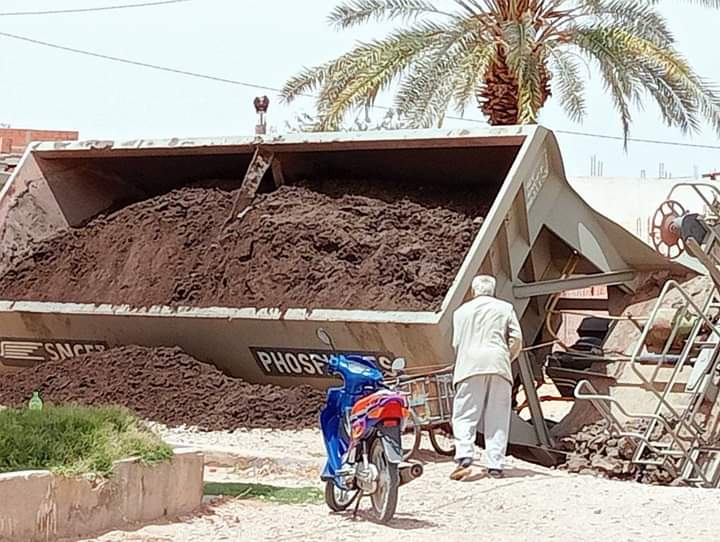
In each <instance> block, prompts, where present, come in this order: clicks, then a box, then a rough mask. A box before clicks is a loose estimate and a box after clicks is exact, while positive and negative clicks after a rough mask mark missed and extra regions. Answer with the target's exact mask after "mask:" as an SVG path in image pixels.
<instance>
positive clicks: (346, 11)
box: [328, 0, 449, 28]
mask: <svg viewBox="0 0 720 542" xmlns="http://www.w3.org/2000/svg"><path fill="white" fill-rule="evenodd" d="M427 14H433V15H449V14H448V13H446V12H444V11H442V10H439V9H437V8H436V7H435V6H434V5H433V2H429V1H427V0H347V1H346V2H344V3H342V4H340V5H338V6H336V7H335V9H333V10H332V11H331V12H330V15H329V16H328V21H329V22H330V24H331V25H332V26H335V27H336V28H350V27H352V26H358V25H360V24H364V23H367V22H370V21H383V20H398V19H399V20H402V21H409V20H412V19H414V18H416V17H418V16H420V15H427Z"/></svg>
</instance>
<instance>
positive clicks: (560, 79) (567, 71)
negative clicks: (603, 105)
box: [551, 50, 586, 122]
mask: <svg viewBox="0 0 720 542" xmlns="http://www.w3.org/2000/svg"><path fill="white" fill-rule="evenodd" d="M551 57H552V60H553V64H552V66H553V70H552V71H553V73H554V75H555V79H554V81H557V87H558V90H559V98H560V105H561V107H562V108H563V111H565V114H566V115H567V116H568V117H570V119H572V120H573V121H575V122H582V121H583V119H584V118H585V114H586V104H585V82H584V81H583V79H582V77H581V76H580V68H579V65H578V62H577V61H576V60H575V59H574V58H573V56H572V54H570V53H569V52H568V51H562V50H559V51H553V52H552V53H551Z"/></svg>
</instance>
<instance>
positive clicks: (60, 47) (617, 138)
mask: <svg viewBox="0 0 720 542" xmlns="http://www.w3.org/2000/svg"><path fill="white" fill-rule="evenodd" d="M174 1H175V2H182V1H192V0H174ZM164 3H170V2H164ZM139 5H140V4H135V6H139ZM0 37H5V38H10V39H14V40H19V41H24V42H27V43H32V44H35V45H41V46H43V47H49V48H52V49H56V50H60V51H66V52H69V53H75V54H78V55H84V56H89V57H93V58H99V59H102V60H108V61H111V62H118V63H121V64H127V65H130V66H138V67H141V68H148V69H153V70H158V71H163V72H167V73H174V74H176V75H184V76H186V77H194V78H197V79H204V80H207V81H215V82H217V83H225V84H230V85H235V86H241V87H246V88H252V89H256V90H264V91H268V92H276V93H278V94H280V93H281V92H282V89H280V88H277V87H271V86H268V85H261V84H258V83H249V82H247V81H240V80H237V79H230V78H227V77H219V76H215V75H208V74H204V73H199V72H193V71H188V70H181V69H178V68H171V67H168V66H161V65H159V64H151V63H148V62H140V61H137V60H131V59H128V58H121V57H117V56H112V55H106V54H102V53H96V52H93V51H87V50H85V49H77V48H74V47H66V46H64V45H58V44H56V43H50V42H47V41H42V40H37V39H33V38H28V37H26V36H19V35H17V34H10V33H8V32H0ZM299 96H302V97H305V98H313V99H315V98H317V96H316V95H314V94H299ZM370 107H371V108H372V109H380V110H384V111H390V110H392V109H393V108H392V107H388V106H384V105H371V106H370ZM446 118H447V119H452V120H458V121H463V122H471V123H475V124H483V125H486V124H487V123H486V122H485V121H483V120H480V119H472V118H465V117H456V116H447V117H446ZM553 131H554V132H555V133H557V134H565V135H571V136H580V137H592V138H596V139H610V140H615V141H624V138H623V137H621V136H613V135H606V134H595V133H590V132H578V131H572V130H553ZM627 140H628V141H632V142H635V143H649V144H654V145H668V146H674V147H688V148H697V149H712V150H720V145H706V144H701V143H684V142H681V141H663V140H660V139H643V138H634V137H629V138H628V139H627Z"/></svg>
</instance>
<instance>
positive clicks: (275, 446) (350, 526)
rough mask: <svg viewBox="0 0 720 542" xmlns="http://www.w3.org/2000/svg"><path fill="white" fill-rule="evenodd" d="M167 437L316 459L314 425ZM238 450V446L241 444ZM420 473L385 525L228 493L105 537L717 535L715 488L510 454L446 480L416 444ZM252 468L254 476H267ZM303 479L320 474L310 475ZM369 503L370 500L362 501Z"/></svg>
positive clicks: (443, 467)
mask: <svg viewBox="0 0 720 542" xmlns="http://www.w3.org/2000/svg"><path fill="white" fill-rule="evenodd" d="M168 438H169V440H171V441H175V442H178V441H182V442H185V443H189V444H190V443H191V444H194V445H200V446H202V445H205V446H206V447H211V448H216V447H222V448H223V449H225V450H229V449H232V447H233V445H236V444H237V441H238V440H240V439H241V440H242V441H243V442H244V444H243V446H242V448H243V449H245V450H247V449H254V450H256V451H257V450H261V449H262V448H261V444H262V445H264V446H265V448H266V449H270V450H272V454H273V456H275V457H280V456H279V455H278V454H283V453H284V451H285V452H287V453H288V454H289V453H290V449H292V450H295V453H296V454H298V451H300V453H299V457H298V459H299V460H305V461H314V462H318V461H319V459H320V456H321V452H322V450H321V446H320V437H319V434H317V432H316V431H302V432H298V433H290V432H281V431H272V432H249V433H243V434H240V435H238V434H235V435H231V434H217V433H216V434H201V433H199V434H194V435H193V434H190V435H179V434H178V432H177V431H174V432H173V433H168ZM243 453H245V452H243ZM422 459H423V460H425V461H426V462H427V463H426V465H425V467H426V473H425V475H424V476H423V477H422V478H421V479H419V480H417V481H415V482H413V483H412V484H410V485H408V486H406V487H403V488H402V489H401V494H400V503H399V507H398V513H397V517H396V519H395V520H394V521H393V522H392V524H390V525H388V526H380V525H376V524H373V523H372V522H371V521H369V519H368V518H367V516H365V515H364V514H362V513H361V516H360V518H359V519H357V520H353V519H352V518H351V517H350V514H331V513H329V511H328V510H327V508H326V507H325V506H324V505H280V504H270V503H265V502H258V501H248V500H238V499H225V500H219V501H217V502H215V503H213V504H210V505H208V506H207V508H206V509H205V510H202V511H201V512H199V513H198V514H196V515H194V516H193V517H189V518H182V519H180V520H178V521H177V522H175V523H167V524H162V525H153V526H146V527H144V528H141V529H139V530H136V531H124V532H112V533H108V534H105V535H104V536H101V537H99V538H97V539H94V540H99V541H102V542H129V541H135V542H140V541H142V542H160V541H163V542H165V541H212V542H214V541H227V540H242V541H245V540H247V541H265V540H267V541H270V540H272V541H275V542H282V541H295V540H296V541H310V540H313V541H314V540H317V541H320V540H362V539H367V538H368V537H377V539H381V540H396V539H401V538H400V537H402V539H410V537H412V540H413V541H414V542H415V541H425V540H427V541H432V542H439V541H443V540H453V541H463V540H468V541H469V540H481V539H484V540H491V541H505V540H508V541H539V540H562V541H569V540H576V541H577V540H581V541H582V542H590V541H596V540H597V541H600V540H603V541H605V540H613V541H618V542H619V541H637V540H653V541H654V542H656V541H665V540H667V541H676V540H683V539H685V540H693V541H702V540H708V541H709V540H716V539H717V533H718V532H720V516H718V514H717V510H718V508H719V507H720V491H716V490H698V489H692V488H681V487H656V486H649V485H641V484H636V483H631V482H613V481H608V480H603V479H599V478H594V477H590V476H578V475H570V474H566V473H561V472H556V471H553V470H548V469H543V468H540V467H537V466H535V465H531V464H528V463H524V462H521V461H518V460H514V459H513V460H511V462H510V465H509V467H510V468H509V469H508V471H507V477H506V478H505V479H503V480H493V479H488V478H485V477H484V476H483V473H482V470H481V469H478V474H477V476H476V477H475V479H474V480H472V481H467V482H451V481H450V480H448V474H449V472H450V470H451V469H452V464H451V463H450V462H448V460H447V459H444V458H440V457H438V456H436V455H435V454H433V453H431V452H423V453H422ZM273 476H274V477H277V476H282V474H277V473H274V474H272V475H270V476H269V477H262V476H257V475H256V476H254V477H253V479H254V480H255V481H258V482H265V483H273ZM304 484H305V485H313V484H318V482H317V481H316V480H313V479H311V478H309V477H308V478H307V479H305V482H304ZM365 506H367V505H365Z"/></svg>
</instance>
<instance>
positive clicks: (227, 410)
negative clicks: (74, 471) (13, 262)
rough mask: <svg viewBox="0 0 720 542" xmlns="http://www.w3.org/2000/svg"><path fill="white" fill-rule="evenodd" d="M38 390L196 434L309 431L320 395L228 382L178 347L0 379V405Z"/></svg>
mask: <svg viewBox="0 0 720 542" xmlns="http://www.w3.org/2000/svg"><path fill="white" fill-rule="evenodd" d="M35 390H39V391H40V393H41V396H42V398H43V399H44V400H45V401H48V402H51V403H80V404H87V405H121V406H124V407H127V408H129V409H130V410H133V411H134V412H136V413H137V414H138V415H140V416H141V417H143V418H146V419H149V420H152V421H155V422H160V423H163V424H166V425H169V426H178V425H189V426H197V427H199V428H201V429H204V430H209V431H220V430H232V429H235V428H238V427H247V428H276V429H299V428H304V427H317V426H318V414H319V412H320V408H321V406H322V404H323V402H324V398H325V394H324V392H323V391H320V390H317V389H315V388H311V387H309V386H298V387H295V388H280V387H278V386H273V385H271V384H250V383H248V382H245V381H243V380H241V379H238V378H231V377H228V376H226V375H225V374H223V373H222V372H220V371H219V370H218V369H217V368H215V367H214V366H212V365H209V364H206V363H202V362H200V361H198V360H196V359H195V358H193V357H191V356H189V355H188V354H186V353H185V352H183V351H182V350H180V349H179V348H144V347H139V346H127V347H121V348H113V349H111V350H108V351H106V352H102V353H92V354H85V355H83V356H79V357H76V358H71V359H68V360H65V361H60V362H47V363H43V364H40V365H38V366H37V367H35V368H33V369H27V370H24V371H21V372H18V373H14V374H8V375H0V404H2V405H20V404H23V403H25V402H26V401H27V400H28V398H29V397H30V396H31V395H32V392H33V391H35Z"/></svg>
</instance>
